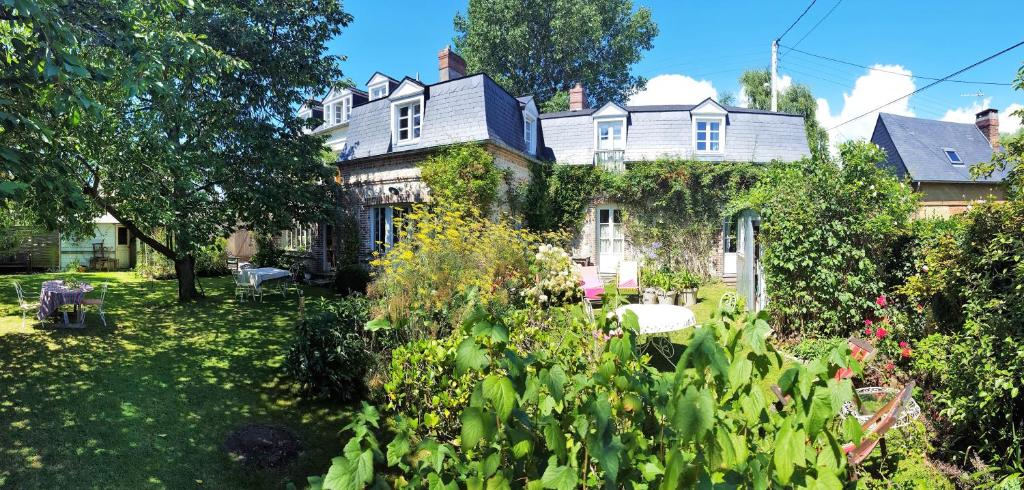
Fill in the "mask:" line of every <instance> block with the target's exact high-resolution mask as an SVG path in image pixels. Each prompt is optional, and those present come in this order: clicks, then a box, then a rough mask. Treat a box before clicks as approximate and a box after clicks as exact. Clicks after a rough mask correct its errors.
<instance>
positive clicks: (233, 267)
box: [228, 255, 238, 272]
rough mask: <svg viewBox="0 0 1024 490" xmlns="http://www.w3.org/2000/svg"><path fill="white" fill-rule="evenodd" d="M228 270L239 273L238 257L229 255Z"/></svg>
mask: <svg viewBox="0 0 1024 490" xmlns="http://www.w3.org/2000/svg"><path fill="white" fill-rule="evenodd" d="M228 270H229V271H231V272H236V271H238V257H235V256H234V255H228Z"/></svg>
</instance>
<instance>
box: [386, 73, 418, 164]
mask: <svg viewBox="0 0 1024 490" xmlns="http://www.w3.org/2000/svg"><path fill="white" fill-rule="evenodd" d="M388 100H389V101H391V143H392V145H393V146H396V147H397V146H402V145H411V144H414V143H416V142H418V141H419V140H420V133H421V132H422V130H423V104H424V97H423V85H421V84H420V83H419V82H417V81H416V80H413V79H411V78H406V79H405V80H402V83H401V84H399V85H398V87H397V88H395V91H394V92H393V93H392V94H391V95H390V96H389V97H388Z"/></svg>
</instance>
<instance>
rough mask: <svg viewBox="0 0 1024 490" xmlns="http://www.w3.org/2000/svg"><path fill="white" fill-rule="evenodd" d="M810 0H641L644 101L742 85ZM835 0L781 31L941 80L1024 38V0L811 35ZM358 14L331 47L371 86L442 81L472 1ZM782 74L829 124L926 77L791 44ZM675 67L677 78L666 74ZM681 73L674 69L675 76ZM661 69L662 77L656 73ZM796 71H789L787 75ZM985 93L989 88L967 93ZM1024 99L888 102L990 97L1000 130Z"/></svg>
mask: <svg viewBox="0 0 1024 490" xmlns="http://www.w3.org/2000/svg"><path fill="white" fill-rule="evenodd" d="M809 1H810V0H800V1H785V2H764V1H756V2H755V1H742V2H690V1H686V2H680V1H669V0H636V1H635V3H636V4H637V5H644V6H647V7H649V8H650V9H651V11H652V13H653V15H654V19H655V21H656V22H657V23H658V26H659V28H660V30H661V33H660V34H659V35H658V37H657V38H655V40H654V49H652V50H651V51H648V52H646V53H645V54H644V58H643V60H642V61H641V62H640V63H638V64H637V65H635V66H634V67H633V71H634V73H636V74H639V75H642V76H644V77H647V78H648V79H651V80H652V81H654V82H656V83H651V84H650V86H649V91H648V93H646V94H641V95H640V96H637V98H636V99H635V100H634V101H633V102H634V103H685V102H696V101H699V100H701V99H703V98H704V97H706V96H709V95H711V96H714V95H717V96H719V97H721V96H722V95H724V94H725V93H727V92H728V93H733V94H737V90H738V84H737V82H736V79H737V77H738V76H739V75H740V73H741V72H742V71H743V70H744V69H747V68H752V67H764V66H768V63H769V52H770V43H771V40H772V39H773V38H774V37H776V36H778V35H779V34H781V33H782V31H784V30H785V29H786V27H787V26H788V25H789V24H790V23H791V22H792V21H793V20H794V19H796V17H797V16H798V15H799V14H800V12H801V11H803V9H804V8H805V7H806V6H807V4H808V3H809ZM835 4H836V0H818V1H817V2H816V4H815V5H814V6H813V7H812V8H811V10H810V11H809V12H808V13H807V15H806V16H805V17H804V18H803V19H802V20H801V21H800V22H799V23H798V24H797V25H796V27H794V28H793V30H792V31H790V32H789V34H787V35H786V37H785V38H783V40H782V44H783V45H792V44H794V43H796V42H797V41H800V40H801V38H803V40H802V41H800V44H799V46H798V49H800V50H803V51H807V52H809V53H814V54H820V55H823V56H828V57H832V58H836V59H841V60H846V61H850V62H853V63H856V64H860V65H866V66H875V65H880V66H878V68H880V69H882V70H887V71H890V72H900V73H904V74H913V75H917V76H926V77H936V78H941V77H944V76H946V75H947V74H949V73H952V72H953V71H956V70H958V69H960V68H962V67H964V66H966V65H968V64H971V63H973V62H975V61H977V60H980V59H982V58H984V57H986V56H988V55H991V54H994V53H996V52H997V51H999V50H1001V49H1003V48H1006V47H1008V46H1011V45H1013V44H1015V43H1017V42H1019V41H1021V40H1024V29H1019V28H1015V27H1013V26H1015V25H1016V24H1017V23H1018V22H1019V19H1021V18H1024V2H1020V1H1019V0H1016V1H1012V0H997V1H987V2H962V1H953V0H943V1H928V2H925V1H913V2H911V1H891V0H890V1H875V0H844V1H842V2H841V3H840V4H839V5H838V7H836V8H835V10H834V11H833V12H832V14H831V15H830V16H829V17H828V18H827V19H825V20H824V21H823V22H822V23H821V24H820V25H818V27H817V29H815V30H814V31H813V32H812V33H810V35H808V36H807V37H804V35H805V34H806V33H807V32H808V30H809V29H811V27H812V26H814V25H815V24H816V23H817V22H818V21H819V19H821V18H822V17H823V16H824V15H825V14H826V12H828V11H829V9H831V8H832V7H833V6H834V5H835ZM345 8H346V9H347V10H348V11H349V12H350V13H351V14H352V15H353V16H354V17H355V20H354V22H353V23H352V24H351V25H350V26H349V27H348V28H346V29H345V30H344V31H343V33H342V35H341V36H339V37H338V38H336V39H335V40H334V41H332V43H331V45H330V51H331V53H332V54H342V55H345V56H347V58H348V60H347V61H346V62H344V64H343V65H342V66H343V69H344V71H345V75H346V76H347V77H348V78H350V79H351V80H352V81H353V82H354V83H356V84H357V85H358V86H362V85H363V84H364V83H365V82H366V81H367V80H368V79H369V77H370V76H371V75H372V74H373V72H374V71H377V70H380V71H382V72H385V73H387V74H389V75H391V76H394V77H401V76H405V75H409V76H416V74H417V73H418V74H419V76H420V77H421V79H423V80H424V81H426V82H433V81H436V80H437V52H438V50H439V49H441V48H442V47H443V46H444V45H446V44H448V43H450V42H451V39H452V37H453V36H454V30H453V28H452V17H454V15H455V13H456V12H458V11H463V12H464V11H465V9H466V1H465V0H431V1H429V2H423V1H418V2H413V1H406V0H393V1H391V2H387V3H381V2H376V1H373V2H371V1H367V0H361V1H348V2H345ZM781 51H782V52H783V53H784V55H783V56H782V58H781V62H780V75H781V76H786V77H789V79H791V80H792V81H795V82H797V83H804V84H806V85H808V86H810V87H811V90H812V91H813V92H814V94H815V96H816V97H818V98H819V99H820V100H819V110H818V112H819V115H818V117H819V120H821V121H822V123H823V125H825V126H826V127H832V126H835V125H836V124H839V123H841V122H844V121H846V120H848V119H849V118H851V117H852V116H854V115H857V114H860V113H863V112H865V111H868V110H870V109H872V108H874V107H877V106H879V105H881V104H883V103H885V102H888V101H890V100H892V99H895V98H896V97H899V96H900V95H903V94H905V93H908V92H910V91H912V90H914V89H915V88H919V87H922V86H924V85H926V84H928V83H930V82H929V81H928V80H922V79H918V78H909V77H906V76H900V75H894V74H890V73H885V72H882V71H877V70H874V71H872V70H867V69H862V68H857V67H853V66H846V65H842V64H837V63H834V62H831V61H825V60H821V59H817V58H813V57H810V56H807V55H805V54H802V53H797V52H790V53H786V49H785V48H782V50H781ZM1022 61H1024V46H1022V47H1020V48H1017V49H1016V50H1014V51H1011V52H1009V53H1007V54H1005V55H1003V56H1001V57H999V58H996V59H994V60H992V61H990V62H988V63H986V64H984V65H981V66H979V67H977V68H975V69H972V70H970V71H968V72H966V73H964V74H963V75H960V76H959V77H957V78H959V79H963V80H972V81H993V82H1003V83H1009V82H1011V81H1012V80H1013V77H1014V75H1015V73H1016V71H1017V68H1018V67H1019V66H1020V65H1021V63H1022ZM665 75H670V76H665ZM671 75H675V76H671ZM659 76H662V77H661V78H656V77H659ZM787 81H788V80H787ZM979 91H980V92H982V93H983V94H984V95H983V96H973V95H971V96H964V94H975V93H977V92H979ZM1020 104H1024V92H1015V91H1013V90H1012V88H1011V87H1007V86H994V85H973V84H960V83H941V84H939V85H937V86H935V87H933V88H931V89H928V90H926V91H924V92H923V93H922V94H919V95H915V96H913V97H911V98H910V99H909V100H905V101H903V102H900V103H897V104H893V105H891V106H888V107H887V108H886V109H884V111H885V112H894V113H899V114H906V115H915V116H917V117H925V118H931V119H943V118H945V119H948V120H960V121H972V120H973V115H974V113H975V112H977V111H978V110H980V109H982V108H985V107H989V106H991V107H995V108H997V109H999V110H1000V111H1001V112H1002V113H1003V115H1004V117H1003V118H1002V119H1001V125H1002V129H1003V130H1004V131H1006V130H1008V129H1011V130H1012V129H1015V127H1016V125H1017V124H1019V122H1018V121H1016V120H1014V119H1013V118H1010V117H1008V114H1007V113H1008V112H1009V111H1008V110H1007V109H1010V110H1011V111H1012V110H1014V109H1016V108H1019V107H1020ZM874 119H875V118H874V116H873V115H872V116H868V117H864V118H862V119H861V120H858V121H855V122H852V123H848V124H846V125H844V126H843V127H841V128H839V129H838V130H836V131H834V132H833V139H834V140H836V139H839V140H842V139H847V138H855V137H865V136H867V133H869V132H870V130H871V127H873V125H874Z"/></svg>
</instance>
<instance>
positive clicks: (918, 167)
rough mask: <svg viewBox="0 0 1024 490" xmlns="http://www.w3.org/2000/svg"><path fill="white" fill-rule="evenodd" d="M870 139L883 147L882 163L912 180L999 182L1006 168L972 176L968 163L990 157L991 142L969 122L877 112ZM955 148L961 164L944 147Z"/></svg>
mask: <svg viewBox="0 0 1024 490" xmlns="http://www.w3.org/2000/svg"><path fill="white" fill-rule="evenodd" d="M871 142H872V143H874V144H876V145H878V146H879V147H881V148H882V149H883V150H885V153H886V157H887V160H886V162H885V163H884V165H885V166H886V167H888V168H890V169H892V170H893V171H894V172H896V175H897V176H899V177H900V178H905V177H907V176H909V177H910V180H913V181H915V182H952V183H966V182H1000V181H1002V180H1003V179H1004V178H1005V177H1006V171H1002V172H997V173H995V174H993V175H992V176H990V177H985V178H980V179H977V180H975V179H973V178H972V177H971V167H973V166H975V165H977V164H978V163H983V162H988V161H989V160H991V159H992V145H991V144H990V143H989V141H988V138H987V137H985V135H984V134H982V132H981V130H980V129H978V127H977V126H975V125H974V124H972V123H955V122H946V121H935V120H932V119H920V118H916V117H907V116H897V115H895V114H887V113H884V112H883V113H880V114H879V115H878V119H877V120H876V122H875V130H874V132H873V133H872V135H871ZM946 148H951V149H953V150H956V152H957V153H958V154H959V155H960V159H961V160H963V162H964V164H963V165H953V164H951V163H950V162H949V159H948V158H947V157H946V154H945V152H944V149H946Z"/></svg>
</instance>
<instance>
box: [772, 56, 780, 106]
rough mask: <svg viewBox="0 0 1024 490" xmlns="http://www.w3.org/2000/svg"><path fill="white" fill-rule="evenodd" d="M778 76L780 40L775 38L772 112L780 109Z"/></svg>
mask: <svg viewBox="0 0 1024 490" xmlns="http://www.w3.org/2000/svg"><path fill="white" fill-rule="evenodd" d="M778 78H779V40H778V39H775V40H773V41H772V112H778V111H779V96H778V90H777V89H778V83H779V82H778Z"/></svg>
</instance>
